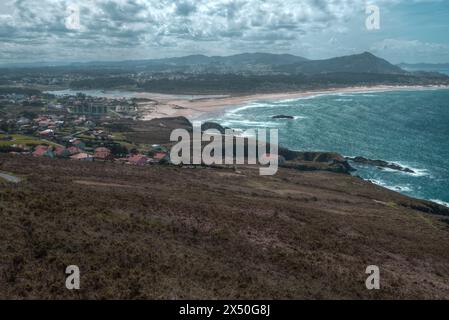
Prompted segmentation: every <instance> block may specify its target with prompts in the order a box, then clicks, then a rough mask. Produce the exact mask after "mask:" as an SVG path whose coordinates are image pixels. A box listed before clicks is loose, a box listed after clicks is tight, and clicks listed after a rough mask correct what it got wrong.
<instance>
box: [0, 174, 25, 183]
mask: <svg viewBox="0 0 449 320" xmlns="http://www.w3.org/2000/svg"><path fill="white" fill-rule="evenodd" d="M0 179H4V180H6V181H8V182H11V183H19V182H20V181H21V179H20V178H18V177H16V176H13V175H10V174H7V173H4V172H0Z"/></svg>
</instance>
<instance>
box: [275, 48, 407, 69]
mask: <svg viewBox="0 0 449 320" xmlns="http://www.w3.org/2000/svg"><path fill="white" fill-rule="evenodd" d="M278 70H283V71H285V72H292V70H294V71H295V72H296V73H305V74H319V73H336V72H345V73H377V74H405V73H406V72H405V71H404V70H402V69H401V68H400V67H398V66H395V65H393V64H391V63H389V62H388V61H386V60H384V59H381V58H379V57H376V56H375V55H373V54H371V53H369V52H364V53H362V54H356V55H350V56H344V57H337V58H332V59H326V60H310V61H305V62H300V63H297V64H295V65H289V66H284V67H282V68H279V69H278Z"/></svg>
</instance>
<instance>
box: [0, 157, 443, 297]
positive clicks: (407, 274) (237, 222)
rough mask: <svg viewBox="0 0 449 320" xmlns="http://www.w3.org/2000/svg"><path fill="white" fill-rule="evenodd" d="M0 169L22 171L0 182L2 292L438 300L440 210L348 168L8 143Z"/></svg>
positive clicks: (1, 294) (24, 294)
mask: <svg viewBox="0 0 449 320" xmlns="http://www.w3.org/2000/svg"><path fill="white" fill-rule="evenodd" d="M0 170H3V171H6V172H10V173H13V174H16V175H19V176H20V177H22V178H23V180H22V182H20V183H19V184H10V183H6V182H2V183H0V221H1V223H0V298H8V299H9V298H43V299H51V298H63V299H72V298H73V299H78V298H89V299H94V298H123V299H132V298H147V299H217V298H226V299H240V298H245V299H255V298H258V299H265V298H268V299H272V298H273V299H275V298H286V299H293V298H295V299H298V298H311V299H312V298H329V299H334V298H344V299H354V298H357V299H358V298H361V299H371V298H387V299H388V298H400V299H408V298H449V281H448V279H449V277H448V275H449V226H448V224H449V223H448V221H449V216H447V215H448V210H447V209H445V208H444V207H440V206H437V205H433V204H431V203H428V202H422V201H419V200H413V199H410V198H408V197H406V196H403V195H400V194H398V193H395V192H392V191H389V190H386V189H383V188H381V187H378V186H375V185H373V184H371V183H369V182H365V181H362V180H360V179H358V178H355V177H351V176H349V175H344V174H337V173H331V172H299V171H295V170H292V169H281V170H280V171H279V173H278V174H277V175H275V176H273V177H261V176H259V175H258V171H257V170H254V169H251V168H241V169H239V170H238V171H233V170H230V169H218V168H215V169H212V168H203V169H200V168H197V169H192V168H179V167H169V166H167V167H165V166H155V167H132V166H127V165H119V164H112V163H83V162H73V161H64V160H49V159H33V158H28V157H22V156H21V157H19V156H12V155H0ZM445 215H446V216H445ZM72 264H76V265H78V266H79V267H80V270H81V290H78V291H74V292H72V291H69V290H67V289H65V276H66V275H65V273H64V271H65V267H66V266H68V265H72ZM371 264H374V265H378V266H379V267H380V269H381V286H382V288H381V290H379V291H368V290H366V288H365V279H366V277H367V275H366V274H365V269H366V267H367V266H368V265H371Z"/></svg>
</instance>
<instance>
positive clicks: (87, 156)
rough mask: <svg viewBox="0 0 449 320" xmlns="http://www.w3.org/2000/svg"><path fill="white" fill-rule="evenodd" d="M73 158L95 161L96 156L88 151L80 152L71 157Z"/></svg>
mask: <svg viewBox="0 0 449 320" xmlns="http://www.w3.org/2000/svg"><path fill="white" fill-rule="evenodd" d="M70 159H72V160H80V161H94V157H93V156H92V155H90V154H87V153H78V154H75V155H73V156H71V157H70Z"/></svg>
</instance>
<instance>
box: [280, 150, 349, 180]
mask: <svg viewBox="0 0 449 320" xmlns="http://www.w3.org/2000/svg"><path fill="white" fill-rule="evenodd" d="M279 154H280V155H282V156H283V157H284V158H285V160H286V161H285V162H284V163H283V164H282V165H281V167H284V168H291V169H296V170H301V171H331V172H337V173H344V174H349V173H350V172H352V171H355V170H354V168H352V167H351V166H350V164H349V163H348V161H346V160H345V158H344V157H343V156H341V155H340V154H338V153H334V152H298V151H291V150H288V149H280V152H279Z"/></svg>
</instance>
